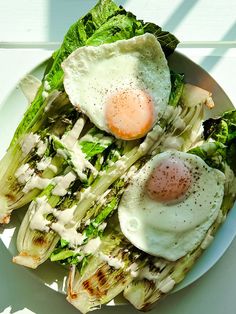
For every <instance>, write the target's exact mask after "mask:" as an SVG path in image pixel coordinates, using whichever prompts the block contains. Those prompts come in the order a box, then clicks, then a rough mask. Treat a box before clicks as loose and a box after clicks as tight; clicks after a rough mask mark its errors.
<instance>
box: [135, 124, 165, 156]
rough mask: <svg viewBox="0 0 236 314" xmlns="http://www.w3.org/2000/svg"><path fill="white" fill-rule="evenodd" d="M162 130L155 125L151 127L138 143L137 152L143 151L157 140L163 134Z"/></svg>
mask: <svg viewBox="0 0 236 314" xmlns="http://www.w3.org/2000/svg"><path fill="white" fill-rule="evenodd" d="M163 132H164V130H163V129H162V128H161V127H160V126H159V125H155V126H154V127H153V129H152V130H151V131H150V132H149V133H148V134H147V136H146V138H145V140H144V141H143V142H142V144H140V145H139V148H138V152H140V151H141V152H142V153H145V152H147V151H148V150H149V149H150V148H151V146H152V145H153V144H154V143H155V142H156V141H157V140H158V138H159V137H160V136H161V135H162V134H163Z"/></svg>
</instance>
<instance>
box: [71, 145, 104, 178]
mask: <svg viewBox="0 0 236 314" xmlns="http://www.w3.org/2000/svg"><path fill="white" fill-rule="evenodd" d="M71 162H72V163H73V165H74V167H75V171H76V172H77V174H78V176H79V177H80V178H81V179H82V180H84V179H86V175H85V174H84V173H83V171H84V170H85V169H86V168H88V169H90V170H91V172H92V173H93V174H94V175H97V174H98V171H97V169H96V168H95V167H94V166H93V165H92V164H91V163H90V162H89V161H88V160H87V159H86V156H85V154H84V153H83V152H82V150H81V148H80V146H79V144H78V143H77V144H76V145H75V146H74V148H73V151H71Z"/></svg>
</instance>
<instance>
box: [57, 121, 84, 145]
mask: <svg viewBox="0 0 236 314" xmlns="http://www.w3.org/2000/svg"><path fill="white" fill-rule="evenodd" d="M85 122H86V120H85V119H84V118H79V119H78V120H77V121H76V123H75V124H74V126H73V128H72V129H71V130H70V131H69V132H68V133H66V134H64V135H63V136H62V139H61V141H62V143H63V144H64V145H65V146H66V147H68V148H69V149H73V147H74V145H75V143H76V141H77V140H78V138H79V136H80V133H81V131H82V129H83V127H84V124H85Z"/></svg>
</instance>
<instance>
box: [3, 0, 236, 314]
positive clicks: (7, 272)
mask: <svg viewBox="0 0 236 314" xmlns="http://www.w3.org/2000/svg"><path fill="white" fill-rule="evenodd" d="M95 2H96V1H92V0H34V1H32V0H21V1H16V0H8V1H4V0H0V102H1V101H3V99H4V98H5V97H6V96H7V94H8V93H9V92H10V89H11V87H12V86H14V85H15V84H16V83H17V81H18V80H19V79H20V78H21V77H22V76H23V75H24V74H25V73H27V72H28V71H30V69H31V68H32V67H34V66H35V64H37V63H38V62H40V61H42V60H44V59H45V58H47V57H48V56H50V54H51V50H50V49H49V48H50V47H52V46H53V47H54V44H53V43H58V42H60V40H61V39H62V37H63V34H64V33H65V31H66V29H67V28H68V26H69V25H70V24H71V23H72V22H73V21H75V20H76V19H77V18H78V17H79V16H81V15H82V14H84V13H85V12H86V11H87V10H88V9H89V8H90V7H91V6H92V5H93V4H95ZM117 3H119V4H123V5H124V6H125V8H127V9H129V10H131V11H132V12H133V13H135V14H137V15H138V17H139V18H142V19H145V20H149V21H153V22H156V23H157V24H159V25H161V26H163V27H164V28H165V29H167V30H169V31H172V32H173V33H174V34H175V35H176V36H177V37H178V38H179V39H180V40H181V41H184V42H185V43H184V46H185V47H188V48H181V49H179V50H180V51H181V52H183V53H185V54H186V55H187V56H189V57H190V58H191V59H193V60H194V61H196V62H197V63H199V64H200V65H201V66H202V67H203V68H205V69H206V70H207V71H209V72H210V73H211V75H212V76H213V77H214V78H215V79H216V80H217V81H218V82H219V83H220V85H221V86H222V87H223V88H224V90H225V91H226V92H227V94H228V95H229V97H230V98H231V100H232V101H233V103H234V104H236V92H235V91H236V88H235V86H236V83H235V76H236V42H235V40H236V23H235V12H236V2H235V1H230V0H228V1H223V0H217V1H211V0H204V1H203V0H198V1H197V0H182V1H179V0H174V1H165V0H158V1H155V0H128V1H124V0H123V1H118V0H117ZM219 40H221V41H224V43H221V44H219V43H218V42H217V41H219ZM48 42H50V44H49V45H48ZM30 47H33V48H30ZM201 47H203V48H201ZM0 256H1V258H0V313H32V312H33V313H36V314H50V313H58V314H62V313H71V314H72V313H78V312H77V311H76V310H75V309H74V308H73V307H72V306H71V305H70V304H67V302H66V301H65V300H64V296H62V295H60V294H58V293H56V292H54V291H52V290H50V289H49V288H47V287H45V286H44V285H43V284H42V283H41V282H38V281H37V280H36V279H35V278H34V277H33V276H32V274H31V273H30V272H29V271H28V270H26V269H24V268H22V267H20V266H17V265H14V264H12V263H11V256H10V254H9V253H8V251H7V250H6V249H5V247H4V246H3V244H2V243H1V242H0ZM235 260H236V240H234V241H233V243H232V244H231V246H230V248H229V249H228V250H227V252H226V253H225V254H224V256H223V257H222V258H221V259H220V260H219V261H218V262H217V264H216V265H215V266H214V267H213V268H212V269H211V270H210V271H208V273H207V274H205V275H204V276H203V277H202V278H200V279H199V280H197V281H196V282H195V283H194V284H192V285H191V286H189V287H188V288H185V289H183V290H181V291H180V292H178V293H175V294H174V295H171V296H169V297H168V298H166V299H165V300H163V301H162V302H160V303H159V305H158V307H157V308H156V309H155V310H153V311H152V312H151V313H160V314H185V313H186V314H199V313H202V314H223V313H224V314H235V313H236V297H235V291H236V264H235ZM114 311H116V312H117V313H121V314H126V313H137V311H135V310H133V309H132V308H131V307H130V306H121V307H119V308H117V307H116V308H114V307H104V308H102V310H101V312H100V313H104V314H105V313H113V312H114Z"/></svg>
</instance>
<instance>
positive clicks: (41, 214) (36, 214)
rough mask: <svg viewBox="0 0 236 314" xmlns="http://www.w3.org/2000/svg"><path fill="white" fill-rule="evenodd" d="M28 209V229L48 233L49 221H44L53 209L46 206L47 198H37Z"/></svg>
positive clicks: (48, 205)
mask: <svg viewBox="0 0 236 314" xmlns="http://www.w3.org/2000/svg"><path fill="white" fill-rule="evenodd" d="M29 209H30V211H31V217H32V218H31V220H30V228H31V229H32V230H39V231H45V232H48V231H49V225H50V221H49V220H47V219H46V217H47V215H48V214H50V213H53V208H52V207H51V206H50V204H48V202H47V197H46V196H43V197H38V198H37V199H36V200H35V201H33V202H31V204H30V206H29Z"/></svg>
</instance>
